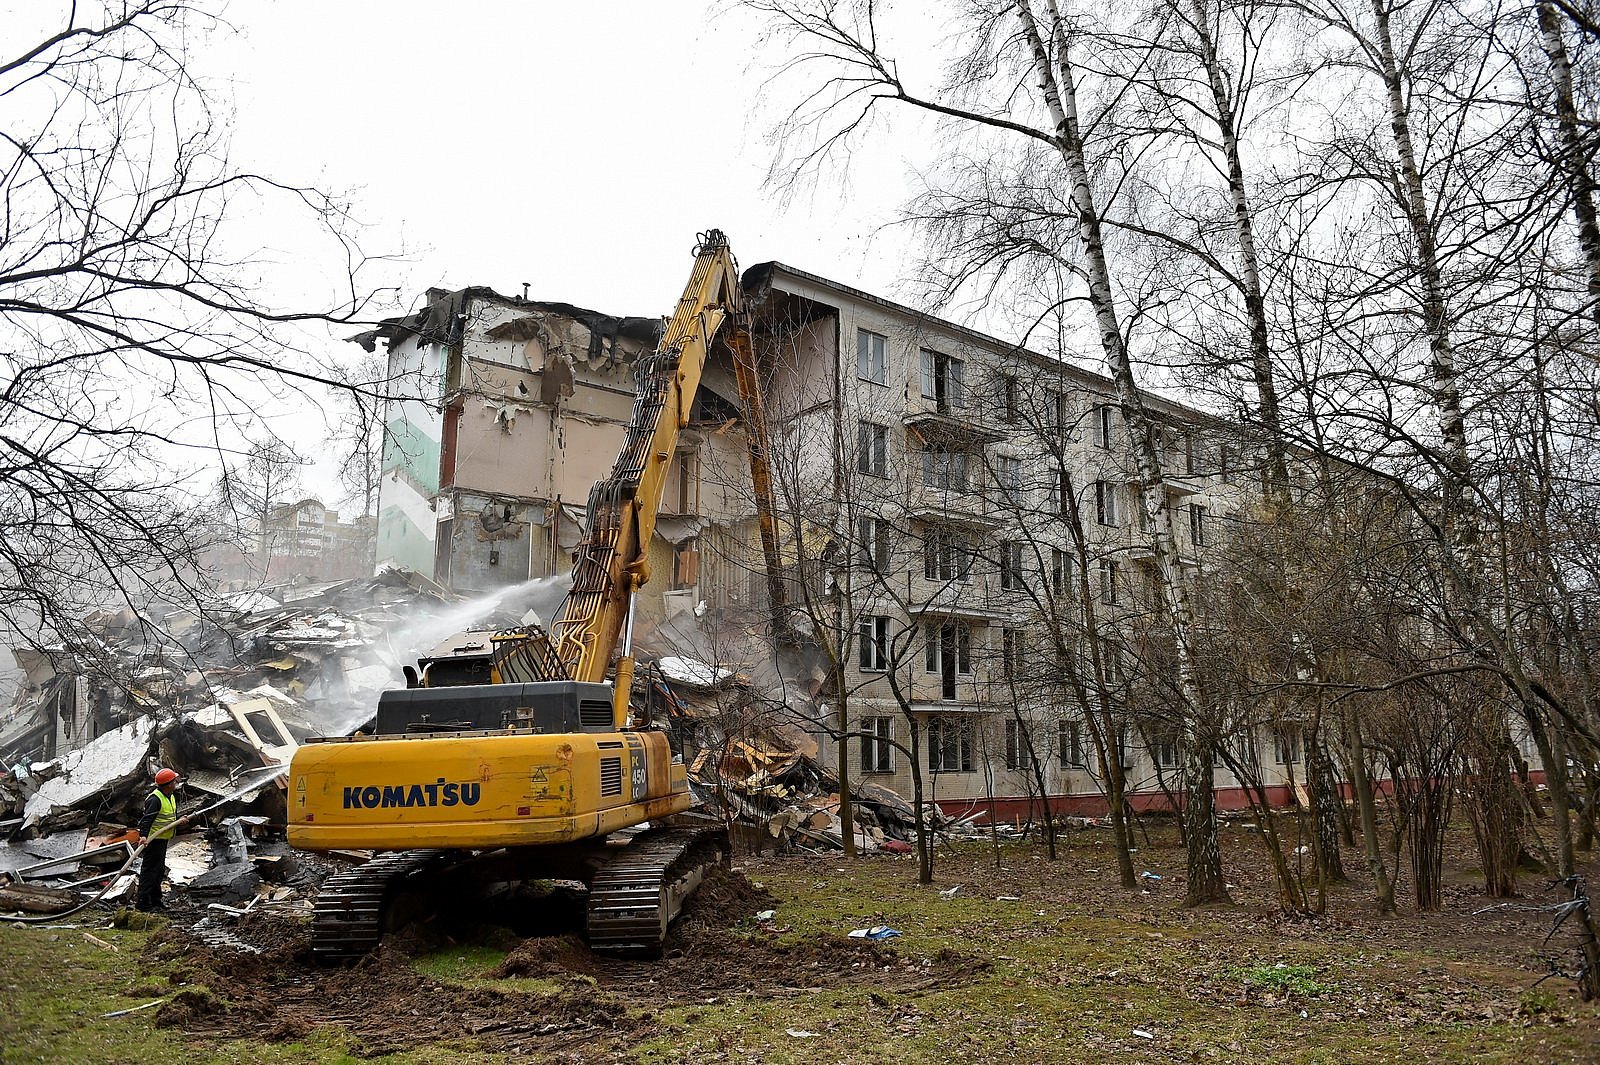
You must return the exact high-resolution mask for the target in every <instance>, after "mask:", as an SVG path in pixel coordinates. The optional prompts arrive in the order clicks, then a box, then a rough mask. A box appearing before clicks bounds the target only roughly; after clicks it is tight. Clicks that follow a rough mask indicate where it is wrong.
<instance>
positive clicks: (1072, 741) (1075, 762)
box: [1056, 718, 1083, 769]
mask: <svg viewBox="0 0 1600 1065" xmlns="http://www.w3.org/2000/svg"><path fill="white" fill-rule="evenodd" d="M1056 745H1057V747H1058V748H1059V751H1058V756H1059V758H1060V760H1061V768H1062V769H1077V768H1081V767H1082V766H1083V724H1082V722H1079V721H1073V720H1070V719H1068V718H1062V719H1061V720H1060V721H1058V722H1056Z"/></svg>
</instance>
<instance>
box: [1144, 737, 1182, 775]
mask: <svg viewBox="0 0 1600 1065" xmlns="http://www.w3.org/2000/svg"><path fill="white" fill-rule="evenodd" d="M1150 761H1151V762H1152V763H1154V764H1155V765H1158V766H1160V767H1161V768H1162V769H1175V768H1177V765H1178V736H1177V733H1175V732H1173V731H1171V730H1170V729H1161V730H1158V731H1156V732H1154V733H1152V734H1151V736H1150Z"/></svg>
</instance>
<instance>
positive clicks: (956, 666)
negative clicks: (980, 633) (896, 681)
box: [924, 621, 972, 698]
mask: <svg viewBox="0 0 1600 1065" xmlns="http://www.w3.org/2000/svg"><path fill="white" fill-rule="evenodd" d="M927 637H928V643H927V657H926V661H925V662H924V666H925V667H926V669H927V671H928V672H929V673H949V674H953V675H960V676H971V675H972V626H971V625H968V624H967V623H965V622H962V621H930V622H928V623H927ZM952 698H953V696H952Z"/></svg>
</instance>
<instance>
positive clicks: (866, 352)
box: [856, 329, 889, 385]
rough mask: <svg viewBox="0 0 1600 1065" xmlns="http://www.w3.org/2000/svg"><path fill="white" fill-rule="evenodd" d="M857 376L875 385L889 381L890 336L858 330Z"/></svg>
mask: <svg viewBox="0 0 1600 1065" xmlns="http://www.w3.org/2000/svg"><path fill="white" fill-rule="evenodd" d="M856 376H857V377H859V378H861V380H863V381H871V382H872V383H873V384H875V385H886V384H888V383H889V338H888V337H885V336H880V335H878V334H877V333H872V332H869V331H867V330H865V329H857V330H856Z"/></svg>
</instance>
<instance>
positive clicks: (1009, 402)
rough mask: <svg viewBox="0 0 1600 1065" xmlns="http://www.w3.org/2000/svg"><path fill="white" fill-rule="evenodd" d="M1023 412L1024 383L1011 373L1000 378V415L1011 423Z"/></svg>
mask: <svg viewBox="0 0 1600 1065" xmlns="http://www.w3.org/2000/svg"><path fill="white" fill-rule="evenodd" d="M1021 413H1022V385H1021V382H1019V381H1018V380H1017V379H1016V378H1015V377H1011V376H1009V375H1007V376H1005V377H1002V378H1000V417H1001V418H1002V419H1003V420H1004V421H1006V422H1008V423H1010V422H1014V421H1016V420H1017V418H1018V416H1019V415H1020V414H1021Z"/></svg>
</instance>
